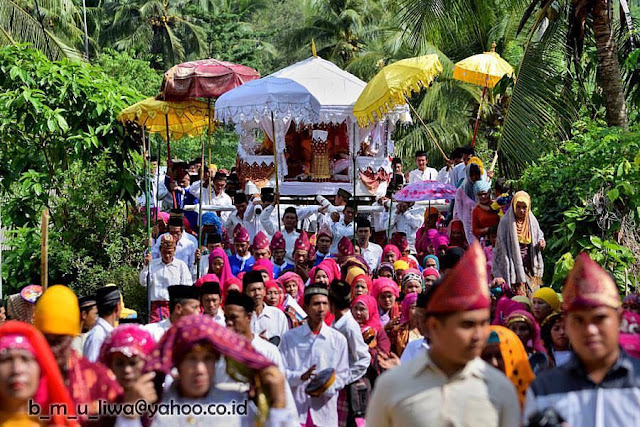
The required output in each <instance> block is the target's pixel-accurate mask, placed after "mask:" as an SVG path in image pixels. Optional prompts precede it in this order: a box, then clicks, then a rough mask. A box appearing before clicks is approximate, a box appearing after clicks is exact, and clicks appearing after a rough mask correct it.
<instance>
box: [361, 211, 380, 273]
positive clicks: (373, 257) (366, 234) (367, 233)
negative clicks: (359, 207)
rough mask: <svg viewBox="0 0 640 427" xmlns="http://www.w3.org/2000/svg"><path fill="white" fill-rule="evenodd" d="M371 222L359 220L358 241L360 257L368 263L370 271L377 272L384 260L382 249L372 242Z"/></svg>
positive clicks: (364, 219) (363, 219) (365, 219)
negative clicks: (381, 260)
mask: <svg viewBox="0 0 640 427" xmlns="http://www.w3.org/2000/svg"><path fill="white" fill-rule="evenodd" d="M369 239H371V221H369V219H368V218H359V219H358V221H357V222H356V240H357V241H358V246H360V255H361V256H362V258H364V260H365V261H366V262H367V265H368V266H369V271H376V270H377V269H378V265H380V258H382V247H381V246H380V245H377V244H375V243H373V242H371V241H369Z"/></svg>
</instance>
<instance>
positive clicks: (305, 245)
mask: <svg viewBox="0 0 640 427" xmlns="http://www.w3.org/2000/svg"><path fill="white" fill-rule="evenodd" d="M293 249H294V250H296V251H309V249H311V242H309V236H308V235H307V232H306V231H304V230H302V231H301V232H300V235H299V236H298V238H297V239H296V242H295V244H294V246H293Z"/></svg>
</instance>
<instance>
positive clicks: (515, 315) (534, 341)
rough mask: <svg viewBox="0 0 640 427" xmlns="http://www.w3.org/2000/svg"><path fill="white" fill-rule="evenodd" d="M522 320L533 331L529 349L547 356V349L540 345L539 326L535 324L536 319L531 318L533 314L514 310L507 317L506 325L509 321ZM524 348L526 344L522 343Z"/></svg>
mask: <svg viewBox="0 0 640 427" xmlns="http://www.w3.org/2000/svg"><path fill="white" fill-rule="evenodd" d="M516 319H517V320H521V319H522V320H524V321H525V322H526V323H527V324H528V325H529V326H531V328H532V329H533V337H532V338H531V348H533V349H534V350H535V351H536V352H538V353H543V354H545V355H546V354H547V349H546V348H544V345H542V340H541V339H540V325H538V322H536V319H535V318H534V317H533V314H531V313H529V312H528V311H525V310H515V311H513V312H512V313H511V314H509V316H507V320H506V322H505V323H506V324H508V323H509V321H510V320H514V321H515V320H516ZM507 327H508V326H507ZM524 344H525V347H526V344H527V343H524Z"/></svg>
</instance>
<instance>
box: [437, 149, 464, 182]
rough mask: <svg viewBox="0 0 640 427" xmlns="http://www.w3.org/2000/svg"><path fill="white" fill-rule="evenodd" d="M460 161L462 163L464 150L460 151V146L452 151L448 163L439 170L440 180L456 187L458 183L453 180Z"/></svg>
mask: <svg viewBox="0 0 640 427" xmlns="http://www.w3.org/2000/svg"><path fill="white" fill-rule="evenodd" d="M460 163H462V151H460V148H459V147H456V148H454V149H453V151H451V158H450V159H449V160H448V161H447V164H446V165H445V166H443V167H442V169H440V170H439V171H438V181H439V182H441V183H443V184H449V185H453V186H454V187H455V186H456V183H455V182H453V170H454V168H455V167H456V166H457V165H459V164H460Z"/></svg>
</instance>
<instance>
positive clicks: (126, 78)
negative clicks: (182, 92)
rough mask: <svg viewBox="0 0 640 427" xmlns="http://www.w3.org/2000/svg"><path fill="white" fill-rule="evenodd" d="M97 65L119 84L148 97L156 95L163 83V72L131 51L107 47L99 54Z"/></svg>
mask: <svg viewBox="0 0 640 427" xmlns="http://www.w3.org/2000/svg"><path fill="white" fill-rule="evenodd" d="M96 65H98V66H100V68H101V69H102V71H103V72H104V73H105V74H106V75H108V76H111V77H112V78H113V79H114V80H115V81H116V82H117V83H118V84H120V85H122V86H123V87H128V88H130V89H133V90H135V91H136V92H139V93H141V94H143V95H145V96H147V97H149V96H156V95H157V94H158V92H159V91H160V86H161V85H162V73H159V72H158V71H156V70H154V69H153V68H151V64H150V63H149V62H148V61H144V60H141V59H135V58H134V57H133V56H132V55H131V53H130V52H117V51H115V50H112V49H106V50H104V51H102V53H100V55H98V58H97V60H96Z"/></svg>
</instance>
